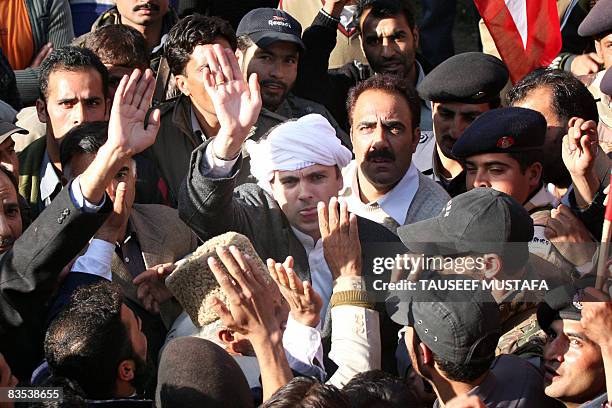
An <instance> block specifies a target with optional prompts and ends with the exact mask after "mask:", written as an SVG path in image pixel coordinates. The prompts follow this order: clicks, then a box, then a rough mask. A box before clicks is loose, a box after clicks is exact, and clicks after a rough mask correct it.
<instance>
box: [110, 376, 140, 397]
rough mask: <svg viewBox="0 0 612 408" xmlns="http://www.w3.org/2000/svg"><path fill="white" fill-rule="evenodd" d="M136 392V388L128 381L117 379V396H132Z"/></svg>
mask: <svg viewBox="0 0 612 408" xmlns="http://www.w3.org/2000/svg"><path fill="white" fill-rule="evenodd" d="M135 394H136V388H134V387H133V386H132V384H130V383H129V382H127V381H122V380H117V382H116V385H115V398H130V397H133V396H134V395H135Z"/></svg>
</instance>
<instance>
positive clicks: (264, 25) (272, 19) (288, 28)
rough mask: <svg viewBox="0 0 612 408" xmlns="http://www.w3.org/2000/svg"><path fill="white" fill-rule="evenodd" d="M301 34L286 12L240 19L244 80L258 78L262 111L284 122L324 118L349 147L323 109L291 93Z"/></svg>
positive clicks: (257, 12) (260, 11)
mask: <svg viewBox="0 0 612 408" xmlns="http://www.w3.org/2000/svg"><path fill="white" fill-rule="evenodd" d="M301 31H302V26H301V25H300V23H299V22H298V21H297V20H296V19H294V18H293V17H292V16H291V15H289V14H288V13H287V12H285V11H281V10H277V9H272V8H259V9H255V10H252V11H251V12H249V13H248V14H247V15H245V16H244V17H243V18H242V20H241V21H240V25H239V26H238V30H237V31H236V36H237V37H238V38H237V40H238V50H239V51H238V59H239V63H240V68H241V70H242V72H244V75H245V77H248V76H249V75H251V74H253V73H255V74H257V79H258V80H259V86H260V89H261V99H262V103H263V108H264V110H268V111H272V112H273V113H275V114H277V115H280V116H282V117H284V118H285V119H292V118H299V117H302V116H304V115H307V114H310V113H318V114H320V115H323V116H324V117H325V118H326V119H327V120H328V121H329V122H330V123H331V125H332V126H333V127H334V128H335V129H336V132H337V136H338V137H339V138H340V140H342V142H343V144H345V145H346V146H349V147H350V141H349V140H348V135H347V134H346V133H345V132H344V131H343V130H342V129H340V127H339V126H338V124H337V123H336V120H335V119H334V118H333V117H332V115H331V114H330V113H329V112H328V111H327V109H326V108H325V107H324V106H322V105H320V104H318V103H316V102H312V101H308V100H306V99H302V98H298V97H297V96H295V95H293V94H292V93H291V90H292V89H293V85H294V84H295V81H296V78H297V75H298V63H299V60H300V57H301V55H302V54H303V53H304V51H305V50H304V43H303V42H302V39H301Z"/></svg>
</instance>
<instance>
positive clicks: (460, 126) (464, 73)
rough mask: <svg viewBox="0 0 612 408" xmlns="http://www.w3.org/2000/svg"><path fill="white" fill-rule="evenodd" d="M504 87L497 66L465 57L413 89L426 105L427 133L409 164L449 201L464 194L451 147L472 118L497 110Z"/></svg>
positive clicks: (481, 57)
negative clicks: (435, 184)
mask: <svg viewBox="0 0 612 408" xmlns="http://www.w3.org/2000/svg"><path fill="white" fill-rule="evenodd" d="M506 82H508V70H507V69H506V67H505V65H504V63H503V62H502V61H500V60H499V59H498V58H496V57H493V56H491V55H487V54H483V53H481V52H467V53H464V54H458V55H455V56H454V57H451V58H449V59H448V60H446V61H444V62H443V63H442V64H440V65H438V66H437V67H436V68H435V69H433V70H432V71H431V72H430V73H429V74H428V75H427V76H426V77H425V79H424V80H423V82H421V83H420V84H419V86H418V88H417V90H418V91H419V95H420V96H421V98H423V99H425V100H429V101H431V105H432V120H433V132H423V133H422V134H421V138H420V140H419V144H418V145H417V147H416V151H415V152H414V164H415V165H416V167H417V168H418V169H419V170H420V171H421V172H423V174H425V175H426V176H429V177H431V178H432V179H433V180H435V181H437V182H438V183H440V184H441V185H442V187H444V189H445V190H446V191H447V192H448V194H450V195H451V197H454V196H456V195H458V194H461V193H463V192H465V172H464V170H463V166H462V165H461V163H459V161H458V160H456V159H455V157H454V156H453V154H452V149H453V145H454V144H455V142H456V141H457V140H458V139H459V138H460V137H461V135H462V134H463V131H464V130H465V129H466V128H467V127H468V126H469V125H470V123H472V122H473V121H474V119H476V118H477V117H478V115H480V114H482V113H483V112H486V111H488V110H490V109H495V108H497V107H499V105H500V97H499V93H500V92H501V90H502V88H503V87H504V86H505V85H506Z"/></svg>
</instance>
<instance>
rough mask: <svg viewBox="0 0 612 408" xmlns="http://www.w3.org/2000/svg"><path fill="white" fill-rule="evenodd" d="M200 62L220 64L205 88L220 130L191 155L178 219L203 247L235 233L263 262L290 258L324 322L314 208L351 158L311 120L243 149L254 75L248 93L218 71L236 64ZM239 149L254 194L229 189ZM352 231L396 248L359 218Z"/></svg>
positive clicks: (219, 57) (225, 59)
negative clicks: (245, 160) (247, 163)
mask: <svg viewBox="0 0 612 408" xmlns="http://www.w3.org/2000/svg"><path fill="white" fill-rule="evenodd" d="M207 60H209V61H213V63H214V62H217V63H218V64H219V66H218V67H215V66H212V65H211V66H210V68H209V69H208V71H210V72H215V74H214V75H212V74H210V72H207V74H208V77H207V76H206V74H205V81H204V82H205V83H206V86H207V92H208V93H209V94H210V95H211V96H212V97H213V99H214V104H215V108H216V110H217V111H216V114H217V117H218V118H219V120H220V123H221V130H220V131H219V133H218V135H217V136H216V137H215V138H214V139H212V140H211V141H209V142H207V143H204V144H203V145H202V146H200V147H198V148H197V149H196V150H195V152H194V154H193V156H192V160H191V165H190V169H189V173H188V175H187V178H186V180H185V182H184V185H183V188H182V190H181V194H180V196H179V197H180V199H179V214H180V216H181V218H182V219H183V220H184V221H185V222H186V223H187V224H188V225H189V226H190V227H191V228H192V229H193V230H194V231H195V232H196V233H197V234H198V235H199V236H200V238H201V239H202V240H207V239H209V238H212V237H214V236H216V235H219V234H222V233H225V232H227V231H237V232H240V233H242V234H244V235H246V236H247V237H249V238H250V239H251V241H252V242H253V246H254V247H255V249H256V250H257V252H258V253H259V255H260V256H261V257H262V258H263V259H265V258H272V259H276V260H284V259H285V258H286V257H287V256H293V258H294V262H295V267H294V269H295V271H296V273H297V274H298V275H299V276H300V278H301V279H302V280H306V279H308V280H310V281H312V284H313V287H314V289H315V290H316V291H317V292H318V293H319V294H320V295H321V297H322V298H323V300H324V307H323V310H322V312H321V314H322V317H325V309H326V304H327V302H328V301H329V298H330V297H331V294H332V286H333V278H332V273H331V271H330V269H329V267H328V265H327V263H326V262H325V258H324V256H323V246H322V242H321V240H320V237H321V234H320V231H319V219H318V212H317V204H318V203H319V202H321V201H322V202H324V203H328V202H329V201H330V199H331V198H332V197H335V196H337V195H338V191H339V190H340V189H341V188H342V185H343V180H342V173H341V170H342V168H343V167H345V166H346V165H347V164H348V163H349V162H350V161H351V157H352V154H351V152H350V150H348V149H347V148H346V147H344V146H343V145H342V144H341V142H340V140H339V139H338V138H337V137H336V132H335V130H334V128H333V127H332V126H331V125H330V124H329V122H328V121H327V120H326V119H325V118H324V117H323V116H321V115H318V114H310V115H306V116H304V117H302V118H299V119H296V120H291V121H288V122H285V123H283V124H280V125H278V126H277V127H275V128H274V129H272V130H271V131H270V133H269V134H268V136H267V137H266V138H265V140H262V141H260V142H259V143H255V142H253V141H246V143H245V140H246V139H247V137H248V134H249V129H250V127H249V126H250V125H251V124H252V121H254V120H256V119H257V113H258V111H259V108H260V106H261V98H260V95H259V89H258V88H259V87H258V85H257V83H256V82H254V78H255V75H253V76H252V77H251V78H250V81H249V83H248V85H247V83H246V82H245V81H244V80H242V79H241V78H240V77H239V76H238V73H239V71H238V68H237V66H236V67H234V68H235V69H236V70H237V71H236V72H232V70H231V69H224V66H230V65H231V63H235V58H234V57H233V55H232V56H230V55H229V54H227V52H225V51H223V50H220V49H213V50H210V55H207ZM236 64H237V63H236ZM221 77H223V78H221ZM206 78H208V80H207V79H206ZM243 144H244V148H245V149H246V150H247V151H248V154H249V156H250V158H251V160H250V165H251V173H252V174H253V175H254V176H255V177H256V178H257V180H258V185H259V187H258V186H256V185H254V184H245V185H241V186H239V187H236V189H234V188H235V185H236V182H235V179H236V175H237V174H238V172H239V171H240V166H241V162H242V157H241V152H242V149H243ZM358 226H359V232H360V238H361V239H362V242H368V241H369V242H372V241H373V242H389V241H396V239H395V237H393V235H392V234H389V233H388V231H386V230H385V229H384V228H381V226H379V225H377V224H376V223H373V222H370V221H367V220H365V219H361V218H360V219H359V220H358Z"/></svg>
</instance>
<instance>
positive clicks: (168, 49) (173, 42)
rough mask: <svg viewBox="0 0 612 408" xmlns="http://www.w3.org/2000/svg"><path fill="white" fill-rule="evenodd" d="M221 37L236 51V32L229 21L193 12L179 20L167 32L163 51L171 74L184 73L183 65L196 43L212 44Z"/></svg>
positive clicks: (184, 65) (185, 64)
mask: <svg viewBox="0 0 612 408" xmlns="http://www.w3.org/2000/svg"><path fill="white" fill-rule="evenodd" d="M217 37H223V38H224V39H226V40H227V42H228V43H229V44H230V46H231V47H232V50H234V51H236V33H235V31H234V29H233V28H232V26H231V25H230V23H228V22H227V21H225V20H223V19H222V18H219V17H208V16H202V15H200V14H193V15H191V16H187V17H185V18H182V19H181V20H179V21H178V22H177V23H176V24H175V25H174V27H172V29H171V30H170V32H169V33H168V40H167V41H166V44H165V45H164V53H165V56H166V59H167V60H168V66H169V67H170V72H172V74H173V75H184V74H185V67H186V66H187V62H189V58H190V56H191V54H192V53H193V50H194V49H195V47H196V46H198V45H205V44H212V43H213V41H215V39H216V38H217Z"/></svg>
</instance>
